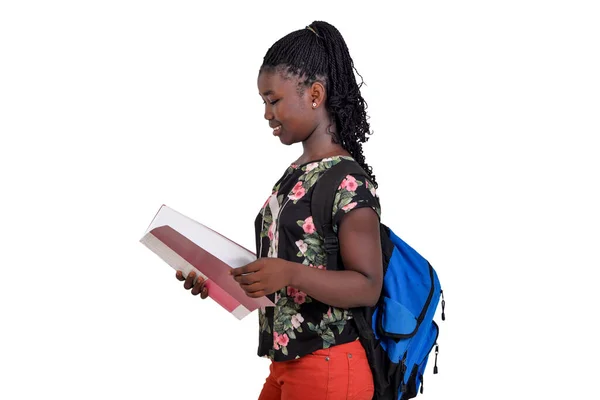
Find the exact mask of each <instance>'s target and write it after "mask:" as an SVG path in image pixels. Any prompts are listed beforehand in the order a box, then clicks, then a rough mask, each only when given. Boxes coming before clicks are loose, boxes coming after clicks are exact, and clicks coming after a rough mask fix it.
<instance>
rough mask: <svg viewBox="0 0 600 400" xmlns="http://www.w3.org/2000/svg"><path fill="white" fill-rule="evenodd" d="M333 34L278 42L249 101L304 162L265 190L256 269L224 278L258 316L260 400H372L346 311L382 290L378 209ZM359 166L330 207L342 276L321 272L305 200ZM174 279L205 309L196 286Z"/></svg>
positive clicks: (349, 79) (356, 110) (349, 81)
mask: <svg viewBox="0 0 600 400" xmlns="http://www.w3.org/2000/svg"><path fill="white" fill-rule="evenodd" d="M353 69H354V66H353V61H352V58H351V57H350V54H349V52H348V48H347V46H346V43H345V41H344V39H343V38H342V36H341V34H340V32H339V31H338V30H337V29H336V28H335V27H333V26H332V25H330V24H328V23H326V22H322V21H316V22H313V23H312V24H311V25H309V26H308V27H306V28H305V29H301V30H298V31H295V32H292V33H290V34H288V35H286V36H285V37H283V38H281V39H280V40H279V41H277V42H276V43H275V44H274V45H273V46H272V47H271V48H270V49H269V50H268V51H267V54H266V55H265V57H264V60H263V65H262V66H261V68H260V71H259V75H258V90H259V93H260V96H261V98H262V99H263V101H264V104H265V114H264V117H265V119H266V120H267V121H268V122H269V126H270V127H271V128H272V129H273V135H275V136H277V137H278V138H279V140H280V141H281V142H282V143H283V144H286V145H291V144H294V143H302V146H303V153H302V155H301V156H300V158H298V159H297V160H296V161H295V162H294V163H292V164H291V165H290V166H289V167H288V168H287V169H286V170H285V172H284V174H283V176H282V177H281V178H280V179H279V181H278V182H277V183H276V184H275V186H274V187H273V190H272V194H271V196H270V197H269V198H268V199H267V201H266V202H265V205H264V206H263V207H262V209H261V210H260V212H259V214H258V217H257V219H256V251H257V255H258V259H257V261H255V262H253V263H251V264H249V265H246V266H244V267H241V268H237V269H234V270H232V279H235V280H236V281H237V282H238V283H239V284H240V285H241V287H242V288H243V289H244V290H245V291H246V293H247V294H248V296H250V297H260V296H268V297H269V298H270V299H271V300H272V301H273V302H274V303H275V304H276V307H274V308H273V307H270V308H267V309H265V310H259V312H258V314H259V326H260V338H259V346H258V355H259V356H264V357H268V358H270V359H271V360H272V363H271V366H270V375H269V376H268V378H267V380H266V382H265V384H264V387H263V390H262V393H261V395H260V400H275V399H286V400H293V399H303V400H304V399H311V400H320V399H323V400H325V399H328V400H336V399H354V400H362V399H365V400H366V399H369V400H370V399H371V398H372V397H373V390H374V389H373V377H372V374H371V370H370V367H369V364H368V362H367V359H366V354H365V350H364V348H363V347H362V346H361V344H360V341H359V340H358V334H357V332H356V327H355V326H354V324H353V321H352V313H351V311H350V308H353V307H361V306H372V305H374V304H375V303H376V302H377V300H378V298H379V294H380V291H381V287H382V280H383V276H382V275H383V271H382V256H381V242H380V236H379V216H380V207H379V200H378V197H377V195H376V193H375V189H376V181H375V177H374V176H373V175H372V172H371V171H372V170H371V168H370V167H369V166H368V165H367V164H366V163H365V159H364V156H363V151H362V145H361V143H364V142H365V141H366V140H367V135H368V134H369V133H370V132H369V124H368V123H367V115H366V105H365V101H364V100H363V98H362V96H361V93H360V86H359V84H357V82H356V78H355V76H354V71H353ZM354 162H355V163H358V164H359V165H360V166H361V167H362V168H363V169H364V171H366V173H367V175H368V176H366V177H365V176H358V175H356V176H350V175H349V176H347V177H346V178H345V179H344V180H343V182H342V184H341V185H340V186H339V187H338V188H337V195H336V200H335V202H334V205H333V210H332V211H331V212H332V213H333V221H334V231H335V232H337V234H338V238H339V243H340V253H341V258H342V264H343V268H340V269H338V270H332V269H331V268H328V266H327V263H326V256H325V250H324V247H323V241H322V238H321V237H319V234H318V233H317V232H316V230H315V226H314V223H313V221H312V217H311V213H310V199H311V193H312V192H311V189H312V188H313V187H314V184H315V183H316V182H317V181H318V179H319V178H320V177H321V176H322V174H323V173H324V172H325V171H326V170H327V169H328V168H330V167H332V166H333V165H335V164H338V163H354ZM177 279H179V280H181V281H185V283H184V287H185V288H186V289H188V290H189V289H191V293H192V294H193V295H198V294H200V296H201V298H206V297H207V295H208V293H207V291H206V289H205V288H204V287H203V281H202V279H198V281H197V282H196V283H195V284H194V279H195V275H194V274H193V273H190V274H189V276H187V277H183V276H182V274H181V272H178V273H177Z"/></svg>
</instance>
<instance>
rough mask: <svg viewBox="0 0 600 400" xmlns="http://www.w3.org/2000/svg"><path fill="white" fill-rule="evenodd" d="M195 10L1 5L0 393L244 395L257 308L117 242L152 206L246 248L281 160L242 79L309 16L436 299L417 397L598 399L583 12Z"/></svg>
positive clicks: (588, 51)
mask: <svg viewBox="0 0 600 400" xmlns="http://www.w3.org/2000/svg"><path fill="white" fill-rule="evenodd" d="M199 3H200V2H195V1H187V2H184V1H169V2H166V1H164V2H158V1H124V0H120V1H101V2H100V1H95V2H92V1H70V2H69V1H53V2H42V1H38V2H33V1H2V2H1V3H0V4H1V5H0V134H1V144H0V177H1V189H0V190H1V192H2V194H1V195H0V202H1V207H2V218H1V229H0V232H1V233H0V235H1V236H2V237H1V239H2V240H1V247H0V267H1V275H0V335H1V340H0V398H2V399H11V400H12V399H34V398H60V399H108V398H111V399H189V398H197V399H221V398H223V399H225V398H227V399H230V398H231V399H234V398H235V399H256V398H257V395H258V393H259V391H260V389H261V387H262V383H263V381H264V378H265V377H266V375H267V369H268V361H266V360H264V359H260V358H258V357H257V356H256V349H257V334H258V323H257V317H256V315H255V314H254V315H250V316H249V317H247V318H246V319H245V320H243V321H241V322H240V321H237V320H236V319H235V318H233V317H231V316H229V315H227V314H226V313H224V312H223V311H222V309H220V308H219V307H218V306H217V305H216V304H215V303H214V302H213V301H212V300H206V301H204V302H203V301H201V300H200V299H199V298H197V297H193V296H191V295H190V294H189V293H188V292H187V291H185V290H183V288H182V285H181V284H180V283H179V282H178V281H176V280H175V277H174V272H173V270H172V269H171V268H169V267H168V266H167V265H166V264H164V263H163V262H162V261H161V260H160V259H158V257H156V256H155V255H154V254H152V253H151V252H150V251H148V250H147V249H146V248H145V247H144V246H143V245H141V244H140V243H139V239H140V237H141V236H142V235H143V233H144V231H145V229H146V227H147V226H148V224H149V223H150V221H151V219H152V217H153V216H154V214H155V212H156V211H157V210H158V208H159V207H160V205H161V204H163V203H165V204H167V205H169V206H171V207H173V208H174V209H176V210H178V211H180V212H182V213H184V214H187V215H188V216H190V217H192V218H195V219H197V220H199V221H201V222H203V223H205V224H207V225H209V226H211V227H214V228H215V229H218V230H219V231H221V232H222V233H223V234H225V235H227V236H229V237H231V238H232V239H234V240H236V241H238V242H240V243H241V244H243V245H245V246H247V247H249V248H253V245H254V239H253V221H254V217H255V215H256V213H257V211H258V209H259V207H260V206H261V205H262V204H263V202H264V200H265V199H266V196H267V195H268V194H269V193H270V190H271V186H272V184H273V183H274V182H275V181H276V180H277V179H278V178H279V176H280V175H281V174H282V173H283V171H284V169H285V168H286V167H287V165H288V163H290V162H292V161H293V160H294V159H295V158H296V157H297V156H298V155H299V154H300V151H301V148H299V147H284V146H283V145H281V144H280V143H279V141H278V139H277V138H274V137H273V136H272V135H271V131H270V129H269V128H268V126H267V122H266V121H265V120H264V119H263V106H262V100H261V99H260V97H259V96H258V90H257V88H256V77H257V71H258V68H259V66H260V64H261V61H262V57H263V56H264V54H265V52H266V51H267V49H268V48H269V46H270V45H271V44H272V43H274V42H275V41H276V40H277V39H279V38H280V37H282V36H284V35H285V34H287V33H289V32H291V31H293V30H296V29H301V28H304V27H305V26H306V25H308V24H309V23H310V22H312V21H313V20H315V19H322V20H326V21H328V22H330V23H332V24H334V25H335V26H336V27H337V28H338V29H340V31H341V32H342V34H343V36H344V37H345V39H346V41H347V43H348V46H349V48H350V51H351V55H352V57H353V58H354V61H355V65H356V67H357V69H358V71H359V72H360V73H361V75H362V76H363V77H364V79H365V82H366V84H367V86H365V87H364V89H363V95H364V97H365V99H366V100H367V102H368V104H369V109H368V111H369V115H370V116H371V119H370V122H371V127H372V129H373V131H374V135H373V136H372V137H371V140H370V141H369V142H368V143H367V144H366V145H365V154H366V156H367V160H368V162H369V163H370V164H371V165H372V166H373V168H374V171H375V173H376V176H377V178H378V181H379V184H380V190H379V195H380V197H381V201H382V207H383V219H384V222H386V223H387V224H388V225H390V226H392V227H393V228H394V229H395V230H396V231H397V232H398V233H399V234H400V235H401V236H402V237H403V238H404V239H405V240H406V241H407V242H409V243H410V244H411V245H413V246H414V247H416V248H417V249H418V250H419V251H420V252H421V253H423V254H424V255H425V256H426V257H427V258H428V259H429V260H430V261H431V263H432V264H433V265H434V266H435V267H436V269H437V271H438V273H439V276H440V279H441V282H442V284H443V287H444V289H445V291H444V293H445V296H446V303H447V310H446V313H447V320H446V321H445V322H444V323H441V324H440V325H441V333H440V338H439V343H440V355H439V361H438V365H439V369H440V373H439V374H438V375H435V376H434V375H433V374H432V366H430V367H429V368H428V371H427V375H426V377H425V394H424V395H423V396H422V397H423V398H424V399H458V398H460V399H478V400H479V399H505V398H517V399H538V398H547V397H549V396H551V397H552V398H570V399H591V398H597V396H598V394H597V393H598V391H599V390H598V389H597V385H596V384H595V382H594V381H595V380H597V378H596V374H597V372H598V369H597V365H596V364H597V363H598V345H597V343H596V342H595V339H596V338H597V335H598V329H597V326H598V324H597V320H596V315H597V313H598V311H599V309H598V307H597V306H596V304H594V301H595V299H596V292H595V291H596V288H597V285H596V282H595V280H594V278H593V276H597V271H598V270H599V267H600V260H599V259H600V257H599V256H598V254H597V253H598V248H599V243H600V235H599V228H598V227H599V223H600V215H599V211H598V204H600V196H599V195H598V186H599V176H598V175H599V171H600V165H599V161H598V158H599V156H598V153H599V145H598V144H597V139H598V134H599V133H600V126H599V125H600V124H599V111H600V95H599V93H600V79H599V77H600V73H599V72H598V71H600V59H599V52H598V50H599V48H600V47H599V40H598V38H600V29H599V24H598V20H599V17H600V15H599V13H598V10H597V8H596V7H594V6H593V3H594V2H592V1H589V2H582V1H562V2H559V1H538V2H534V1H523V0H521V1H503V2H481V1H479V2H478V1H471V2H468V1H444V2H442V1H439V2H433V1H428V2H410V3H408V4H407V2H402V3H399V4H397V5H394V6H393V7H392V6H387V5H386V6H378V5H375V2H356V3H352V2H349V1H343V2H341V1H340V2H323V3H321V4H317V3H316V2H312V3H311V2H257V1H253V2H241V1H240V2H237V3H233V2H219V3H216V2H215V3H210V5H200V4H199ZM594 139H596V140H594ZM438 320H439V314H438ZM432 361H433V360H432ZM431 365H432V364H431Z"/></svg>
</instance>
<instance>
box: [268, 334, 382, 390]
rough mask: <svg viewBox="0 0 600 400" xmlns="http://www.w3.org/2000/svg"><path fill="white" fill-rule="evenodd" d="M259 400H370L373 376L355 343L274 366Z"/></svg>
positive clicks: (357, 343) (363, 352) (272, 364)
mask: <svg viewBox="0 0 600 400" xmlns="http://www.w3.org/2000/svg"><path fill="white" fill-rule="evenodd" d="M269 369H270V374H269V376H268V377H267V380H266V382H265V384H264V386H263V389H262V392H261V394H260V397H259V400H371V399H372V398H373V392H374V388H373V375H372V374H371V369H370V368H369V362H368V360H367V355H366V353H365V349H364V348H363V346H362V345H361V344H360V341H358V340H356V341H353V342H351V343H346V344H342V345H338V346H333V347H330V348H329V349H323V350H318V351H316V352H314V353H312V354H309V355H306V356H304V357H301V358H298V359H296V360H291V361H281V362H272V363H271V366H270V367H269Z"/></svg>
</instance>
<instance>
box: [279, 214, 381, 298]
mask: <svg viewBox="0 0 600 400" xmlns="http://www.w3.org/2000/svg"><path fill="white" fill-rule="evenodd" d="M338 236H339V242H340V251H341V256H342V260H343V263H344V268H345V270H343V271H324V270H318V269H314V268H306V266H305V265H302V264H299V263H292V262H288V264H289V265H288V266H286V267H288V268H290V270H291V271H292V273H291V274H290V275H291V276H290V278H289V285H290V286H292V287H294V288H296V289H298V290H301V291H303V292H305V293H306V294H307V295H309V296H310V297H313V298H315V299H316V300H319V301H321V302H323V303H326V304H329V305H331V306H333V307H339V308H351V307H361V306H373V305H375V304H376V303H377V300H379V294H380V293H381V287H382V284H383V266H382V264H383V261H382V257H381V241H380V235H379V219H378V217H377V214H376V213H375V211H373V210H372V209H371V208H360V209H357V210H353V211H351V212H349V213H348V214H346V215H345V216H344V217H343V218H342V220H341V222H340V224H339V229H338Z"/></svg>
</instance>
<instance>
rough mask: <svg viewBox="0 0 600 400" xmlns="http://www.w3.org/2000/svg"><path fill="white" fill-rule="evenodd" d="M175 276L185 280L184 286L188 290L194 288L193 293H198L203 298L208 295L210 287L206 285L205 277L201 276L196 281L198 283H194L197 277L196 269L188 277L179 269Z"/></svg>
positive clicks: (195, 294)
mask: <svg viewBox="0 0 600 400" xmlns="http://www.w3.org/2000/svg"><path fill="white" fill-rule="evenodd" d="M175 277H176V278H177V279H178V280H180V281H182V282H184V284H183V287H184V288H185V289H186V290H190V289H192V292H191V293H192V295H194V296H197V295H198V294H200V298H201V299H205V298H207V297H208V289H207V288H205V287H204V283H205V280H204V278H202V277H199V278H198V280H197V281H196V284H194V279H195V278H196V273H195V272H194V271H191V272H190V273H189V274H188V276H187V277H184V276H183V272H181V271H177V272H176V273H175Z"/></svg>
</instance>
